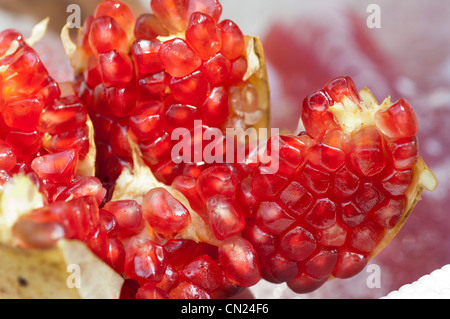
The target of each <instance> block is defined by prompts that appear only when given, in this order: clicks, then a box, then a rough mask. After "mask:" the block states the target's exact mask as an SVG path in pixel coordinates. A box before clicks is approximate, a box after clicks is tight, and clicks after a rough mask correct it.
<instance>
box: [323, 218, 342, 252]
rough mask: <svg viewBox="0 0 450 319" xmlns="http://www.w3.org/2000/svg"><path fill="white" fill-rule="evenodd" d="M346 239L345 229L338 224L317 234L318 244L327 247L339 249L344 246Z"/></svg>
mask: <svg viewBox="0 0 450 319" xmlns="http://www.w3.org/2000/svg"><path fill="white" fill-rule="evenodd" d="M346 239H347V229H346V227H345V226H344V225H341V224H340V223H339V222H336V223H335V224H334V225H333V226H331V227H330V228H327V229H324V230H322V231H320V232H319V233H318V242H319V243H320V244H322V245H324V246H328V247H341V246H343V245H344V244H345V241H346Z"/></svg>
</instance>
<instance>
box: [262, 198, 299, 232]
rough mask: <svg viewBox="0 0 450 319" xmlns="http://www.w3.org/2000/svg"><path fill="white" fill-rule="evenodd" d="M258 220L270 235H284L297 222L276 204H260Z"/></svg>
mask: <svg viewBox="0 0 450 319" xmlns="http://www.w3.org/2000/svg"><path fill="white" fill-rule="evenodd" d="M256 220H257V221H258V223H259V224H260V225H261V226H263V227H264V228H265V229H267V230H268V231H269V232H270V233H272V234H276V235H279V234H281V233H283V232H284V231H285V230H286V229H288V228H289V227H290V226H291V225H292V224H293V223H294V222H295V219H294V218H293V217H291V216H290V215H288V214H287V212H286V211H285V210H284V209H282V208H281V207H280V206H279V205H278V204H277V203H275V202H262V203H261V204H259V208H258V211H257V212H256Z"/></svg>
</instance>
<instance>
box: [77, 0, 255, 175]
mask: <svg viewBox="0 0 450 319" xmlns="http://www.w3.org/2000/svg"><path fill="white" fill-rule="evenodd" d="M151 7H152V9H153V14H149V13H145V14H142V15H141V16H139V17H137V18H136V17H135V16H134V15H133V14H132V12H131V10H130V9H129V8H128V6H127V5H125V4H124V3H121V2H119V1H112V0H108V1H103V2H102V3H101V4H100V5H99V8H98V9H97V10H96V12H95V14H94V15H93V16H91V17H89V18H88V19H87V20H86V21H85V24H84V27H83V32H82V33H80V37H79V39H78V46H79V48H81V49H82V51H83V52H84V54H85V56H86V61H87V63H86V66H85V68H84V73H83V74H82V75H81V76H80V77H79V79H78V80H79V82H80V83H79V96H80V97H81V98H82V99H83V100H84V101H85V102H86V104H87V105H88V109H89V114H90V115H91V117H92V119H93V122H94V126H95V130H96V136H95V137H96V144H97V147H98V149H99V151H98V157H97V163H102V164H100V165H98V166H97V173H98V175H97V176H98V177H99V178H100V179H101V180H102V181H105V182H106V181H110V182H111V183H113V182H114V181H115V179H116V178H117V176H118V175H119V173H120V171H121V170H122V169H123V168H124V167H127V166H128V167H130V166H132V159H131V151H130V146H129V141H128V137H131V138H132V140H133V142H134V143H137V144H138V145H139V147H140V150H141V152H142V155H143V158H144V159H145V162H146V164H147V165H148V166H149V167H151V169H152V170H153V172H154V174H155V176H156V177H157V178H158V179H159V180H161V181H162V182H164V183H166V184H171V183H172V181H173V180H174V179H175V177H176V176H178V175H183V174H184V175H186V174H190V173H192V170H191V169H192V168H193V167H198V166H199V165H200V166H203V165H205V164H204V160H203V158H197V159H194V158H191V161H190V162H189V163H186V161H183V162H181V163H179V161H174V159H173V158H172V157H171V150H172V148H173V147H174V145H175V144H176V142H178V141H177V140H174V139H173V138H171V134H172V132H173V130H174V129H176V128H180V127H182V128H186V129H188V130H189V134H191V136H193V135H194V123H195V122H194V121H195V120H201V121H202V122H201V123H202V125H203V131H207V130H209V129H210V128H219V129H225V128H226V127H234V126H236V125H238V126H240V127H247V126H250V125H254V124H256V123H257V122H259V120H260V119H261V117H262V114H261V111H259V110H258V103H257V101H258V93H257V91H256V89H255V87H254V86H253V85H252V84H251V83H250V82H249V81H245V80H244V75H245V73H246V72H247V58H246V56H245V54H246V52H245V39H244V35H243V34H242V32H241V30H240V29H239V27H238V26H237V25H236V24H235V23H234V22H232V21H231V20H223V21H220V15H221V13H222V6H221V5H220V3H219V2H218V1H217V0H190V1H176V2H174V1H167V0H162V1H151ZM130 26H134V30H131V31H130V28H131V27H130ZM112 39H113V40H112ZM180 137H181V136H180ZM203 140H204V139H203V137H200V141H203ZM207 142H209V141H205V143H204V144H207ZM104 163H106V164H104ZM194 171H195V172H197V170H194ZM194 177H196V176H194Z"/></svg>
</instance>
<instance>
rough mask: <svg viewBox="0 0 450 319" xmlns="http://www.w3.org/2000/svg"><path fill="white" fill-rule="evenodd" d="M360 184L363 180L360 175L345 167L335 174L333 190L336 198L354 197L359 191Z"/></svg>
mask: <svg viewBox="0 0 450 319" xmlns="http://www.w3.org/2000/svg"><path fill="white" fill-rule="evenodd" d="M360 184H361V180H360V178H359V177H358V175H356V174H355V173H353V172H352V171H350V170H349V169H348V168H347V165H344V166H343V167H342V168H341V169H340V170H338V171H337V172H336V173H335V174H334V179H333V182H332V187H331V189H332V192H333V194H334V195H335V196H337V197H338V198H340V199H344V198H348V197H351V196H353V195H354V194H355V193H356V192H357V191H358V188H359V185H360Z"/></svg>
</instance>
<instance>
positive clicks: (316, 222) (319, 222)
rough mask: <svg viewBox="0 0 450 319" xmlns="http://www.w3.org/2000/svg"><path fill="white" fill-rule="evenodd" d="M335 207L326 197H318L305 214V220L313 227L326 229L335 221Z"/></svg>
mask: <svg viewBox="0 0 450 319" xmlns="http://www.w3.org/2000/svg"><path fill="white" fill-rule="evenodd" d="M337 209H338V208H337V207H336V205H335V203H334V202H333V201H331V200H329V199H327V198H323V199H319V200H318V201H316V203H315V204H314V206H313V207H312V208H311V210H310V211H309V212H308V213H307V214H306V216H305V220H306V222H307V223H308V224H310V225H311V226H313V227H314V228H315V229H327V228H329V227H331V226H333V225H334V223H335V222H336V211H337Z"/></svg>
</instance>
